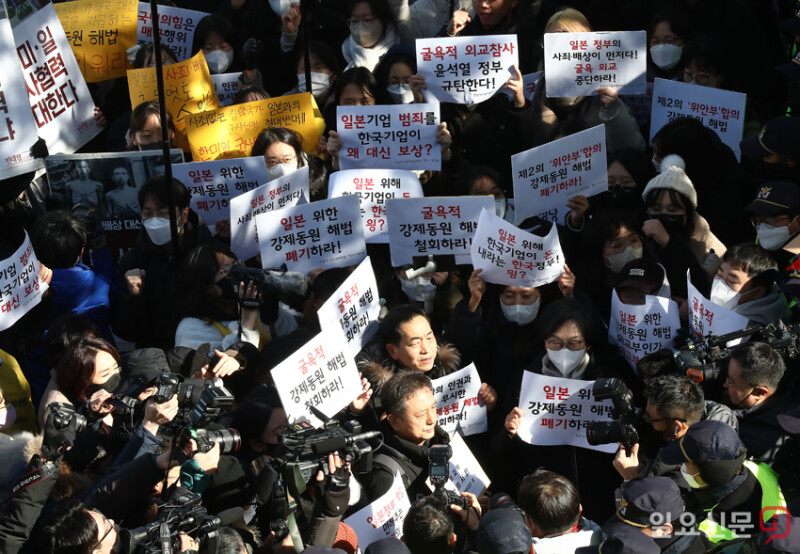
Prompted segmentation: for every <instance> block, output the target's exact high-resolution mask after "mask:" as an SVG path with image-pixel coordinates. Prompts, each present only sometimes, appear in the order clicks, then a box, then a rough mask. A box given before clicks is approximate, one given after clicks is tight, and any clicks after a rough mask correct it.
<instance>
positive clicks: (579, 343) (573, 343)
mask: <svg viewBox="0 0 800 554" xmlns="http://www.w3.org/2000/svg"><path fill="white" fill-rule="evenodd" d="M585 344H586V341H584V340H583V339H570V340H569V341H567V344H566V345H565V344H564V343H563V342H561V341H560V340H559V339H547V340H546V341H544V345H545V346H546V347H547V349H548V350H561V349H562V348H564V346H566V347H567V350H571V351H573V352H575V351H577V350H583V347H584V345H585Z"/></svg>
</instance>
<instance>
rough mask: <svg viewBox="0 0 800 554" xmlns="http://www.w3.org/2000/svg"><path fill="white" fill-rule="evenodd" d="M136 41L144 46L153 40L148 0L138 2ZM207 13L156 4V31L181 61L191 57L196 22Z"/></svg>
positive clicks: (151, 18)
mask: <svg viewBox="0 0 800 554" xmlns="http://www.w3.org/2000/svg"><path fill="white" fill-rule="evenodd" d="M137 9H138V13H137V16H138V18H137V21H138V25H137V28H136V42H138V43H139V44H141V45H142V46H144V45H145V44H150V43H152V42H153V14H151V13H150V4H149V3H148V2H139V5H138V8H137ZM207 15H208V14H207V13H205V12H198V11H195V10H187V9H184V8H175V7H173V6H165V5H159V6H158V31H159V33H158V34H159V35H160V36H161V44H163V45H165V46H169V47H170V49H171V50H172V51H173V52H175V55H176V56H178V61H179V62H182V61H184V60H188V59H189V58H190V57H192V54H193V52H192V42H193V41H194V29H195V27H196V26H197V22H198V21H200V20H201V19H203V18H204V17H205V16H207Z"/></svg>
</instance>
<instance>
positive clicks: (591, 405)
mask: <svg viewBox="0 0 800 554" xmlns="http://www.w3.org/2000/svg"><path fill="white" fill-rule="evenodd" d="M593 385H594V381H581V380H579V379H563V378H559V377H548V376H546V375H539V374H538V373H533V372H532V371H525V372H524V373H523V375H522V387H521V388H520V391H519V407H520V408H521V409H522V413H523V416H522V424H521V426H520V428H519V431H518V433H517V434H518V435H519V438H521V439H522V440H524V441H525V442H527V443H530V444H537V445H542V446H553V445H565V444H569V445H573V446H579V447H581V448H589V449H591V450H599V451H600V452H616V450H617V448H618V447H617V444H616V443H615V444H599V445H597V446H592V445H590V444H589V443H588V442H587V440H586V427H587V426H588V424H589V422H590V421H611V411H612V410H613V406H612V404H611V400H602V401H597V400H595V399H594V396H593V395H592V386H593Z"/></svg>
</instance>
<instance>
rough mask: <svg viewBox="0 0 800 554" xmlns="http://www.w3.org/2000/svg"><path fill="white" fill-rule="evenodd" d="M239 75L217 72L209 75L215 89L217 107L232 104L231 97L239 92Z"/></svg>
mask: <svg viewBox="0 0 800 554" xmlns="http://www.w3.org/2000/svg"><path fill="white" fill-rule="evenodd" d="M239 75H241V73H218V74H212V75H211V81H212V82H213V83H214V88H215V89H216V90H217V98H218V99H219V107H220V108H224V107H225V106H230V105H231V104H233V97H234V96H236V93H237V92H239Z"/></svg>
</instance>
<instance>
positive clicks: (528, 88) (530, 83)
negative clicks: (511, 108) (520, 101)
mask: <svg viewBox="0 0 800 554" xmlns="http://www.w3.org/2000/svg"><path fill="white" fill-rule="evenodd" d="M542 73H543V72H542V71H536V72H534V73H528V74H526V75H523V76H522V86H523V87H524V93H523V94H524V96H525V98H526V99H528V100H533V95H534V94H536V83H538V81H539V78H540V77H541V76H542ZM497 94H503V95H505V96H506V97H507V98H508V99H509V100H513V95H512V93H511V91H510V90H508V89H507V88H501V89H500V90H499V91H497Z"/></svg>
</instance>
